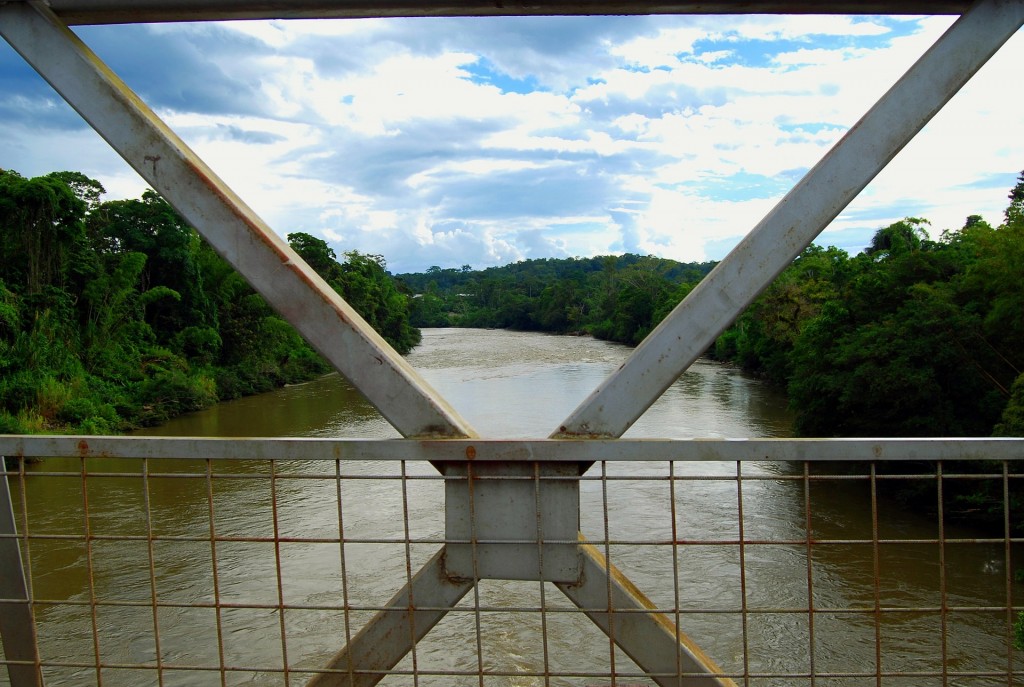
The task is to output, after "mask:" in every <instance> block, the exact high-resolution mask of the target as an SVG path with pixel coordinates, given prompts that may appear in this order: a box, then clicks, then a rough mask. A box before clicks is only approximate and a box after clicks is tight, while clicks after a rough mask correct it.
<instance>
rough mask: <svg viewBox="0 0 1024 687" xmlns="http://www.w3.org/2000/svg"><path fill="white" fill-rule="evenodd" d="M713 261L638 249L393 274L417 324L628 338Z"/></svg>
mask: <svg viewBox="0 0 1024 687" xmlns="http://www.w3.org/2000/svg"><path fill="white" fill-rule="evenodd" d="M714 266H715V263H713V262H703V263H681V262H676V261H675V260H667V259H664V258H656V257H653V256H641V255H632V254H626V255H619V256H615V255H605V256H598V257H593V258H544V259H538V260H524V261H522V262H517V263H514V264H511V265H506V266H504V267H489V268H487V269H484V270H474V269H472V268H471V267H470V266H469V265H464V266H463V267H461V268H459V269H455V268H448V269H441V268H440V267H431V268H430V269H428V270H427V271H426V272H423V273H415V274H399V275H396V278H397V279H398V280H399V281H400V282H401V283H402V284H403V285H404V286H405V287H406V288H407V289H408V291H409V293H410V294H412V295H413V302H412V308H411V312H410V317H411V321H412V323H413V324H414V325H415V326H418V327H497V328H508V329H520V330H528V331H543V332H554V333H563V334H564V333H587V334H593V335H594V336H597V337H599V338H603V339H609V340H612V341H620V342H623V343H629V344H636V343H638V342H639V341H641V340H642V339H643V337H644V336H646V335H647V332H649V331H650V330H651V329H652V328H653V327H654V325H655V324H657V323H658V322H659V321H661V319H662V318H663V317H664V316H665V314H667V313H668V312H669V311H670V310H671V309H672V308H673V307H675V305H676V303H678V302H679V300H680V299H682V297H683V296H685V295H686V294H687V293H689V291H690V289H691V288H693V285H694V284H696V283H697V282H699V281H700V280H701V279H703V278H704V275H706V274H707V273H708V272H710V271H711V269H712V268H713V267H714Z"/></svg>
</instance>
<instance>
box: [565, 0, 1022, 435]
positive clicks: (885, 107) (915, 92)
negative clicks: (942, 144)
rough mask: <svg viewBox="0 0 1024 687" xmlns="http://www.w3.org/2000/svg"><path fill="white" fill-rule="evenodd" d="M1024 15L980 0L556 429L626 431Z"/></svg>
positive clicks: (1012, 4) (1006, 2)
mask: <svg viewBox="0 0 1024 687" xmlns="http://www.w3.org/2000/svg"><path fill="white" fill-rule="evenodd" d="M1022 23H1024V0H979V2H977V3H976V4H975V5H974V6H973V8H972V9H971V10H970V11H969V12H968V13H967V14H965V15H964V16H962V17H961V18H960V19H959V20H957V22H956V23H954V24H953V26H951V27H950V28H949V30H948V31H947V32H946V33H945V34H944V35H943V36H942V37H941V38H939V40H938V41H936V43H935V45H933V46H932V47H931V48H930V49H929V50H928V51H927V52H926V53H925V54H924V55H923V56H922V57H921V58H920V59H919V60H918V61H917V62H916V63H915V64H914V66H913V67H911V68H910V69H909V70H908V71H907V73H906V74H905V75H904V76H903V77H902V78H901V79H900V80H899V81H898V82H897V83H896V84H895V85H894V86H893V87H892V88H891V89H890V90H889V91H888V92H887V93H886V94H885V95H884V96H882V98H881V99H880V100H879V101H878V103H876V104H875V106H874V107H872V108H871V109H870V110H869V111H868V112H867V114H865V115H864V116H863V117H862V118H861V120H860V121H859V122H858V123H857V124H855V125H854V126H853V128H852V129H850V131H849V132H847V134H846V135H845V136H844V137H843V138H842V139H841V140H840V141H839V142H838V143H837V144H836V145H835V147H833V148H832V150H830V151H829V152H828V153H827V154H826V155H825V157H824V158H822V160H821V161H820V162H819V163H818V164H817V165H815V166H814V168H812V169H811V170H810V171H809V172H808V173H807V175H806V176H804V178H803V179H802V180H801V181H800V183H798V184H797V185H796V186H795V187H794V188H793V190H791V191H790V192H789V193H788V194H786V197H785V198H783V199H782V200H781V201H780V202H779V203H778V205H776V206H775V208H773V209H772V210H771V211H770V212H769V213H768V215H767V216H766V217H765V218H764V219H763V220H761V222H760V223H759V224H758V225H757V226H755V227H754V228H753V230H751V232H750V233H749V234H748V235H747V236H746V237H745V238H744V239H743V240H742V241H740V243H739V245H737V246H736V248H735V249H733V251H732V252H731V253H729V255H727V256H726V257H725V259H723V260H722V262H720V263H719V264H718V265H717V266H716V267H715V269H714V270H712V271H711V273H710V274H708V276H706V277H705V278H704V279H703V280H702V281H701V282H700V283H699V284H698V285H697V286H696V287H695V288H694V289H693V291H691V292H690V294H689V295H688V296H687V297H686V298H685V299H684V300H683V301H682V302H681V303H680V304H679V305H678V306H676V308H675V309H674V310H673V311H672V312H671V313H670V314H669V316H668V317H666V318H665V319H664V320H663V321H662V322H661V324H660V325H658V326H657V327H656V328H655V329H654V331H652V332H651V333H650V335H648V337H647V338H646V339H644V341H643V342H642V343H641V344H640V345H639V346H638V347H637V348H636V349H635V350H634V351H633V353H632V355H630V357H629V359H628V360H627V361H626V362H625V364H623V366H622V367H620V368H619V369H618V370H616V371H615V372H614V373H613V374H612V375H611V376H610V377H609V378H608V379H607V380H605V381H604V382H603V383H602V384H601V385H599V386H598V388H597V389H596V390H595V391H594V392H593V393H592V394H591V395H590V396H589V397H587V398H586V399H585V400H584V401H583V403H581V404H580V406H579V407H578V408H576V410H574V411H573V413H572V414H571V415H570V416H569V417H568V418H567V419H566V420H565V422H563V423H562V424H561V425H560V426H559V427H558V429H556V430H555V431H554V432H553V433H552V436H580V437H593V436H607V437H617V436H621V435H622V434H623V433H624V432H625V431H626V430H627V429H629V427H630V426H631V425H632V424H633V423H634V422H636V421H637V420H638V419H639V418H640V416H641V415H643V413H644V412H645V411H646V410H647V408H649V407H650V406H651V404H653V403H654V402H655V401H656V400H657V399H658V398H659V397H660V396H661V395H662V393H664V391H665V390H666V389H667V388H668V387H669V386H670V385H671V384H672V383H673V382H675V380H676V379H678V377H679V375H681V374H682V373H683V371H685V370H686V368H688V367H689V366H690V365H691V364H692V363H693V361H694V360H696V359H697V358H698V357H699V356H700V355H702V354H703V353H704V351H706V350H707V349H708V347H709V346H711V345H712V344H713V343H714V341H715V339H716V338H717V337H718V335H719V334H721V333H722V332H723V331H724V330H725V329H726V328H727V327H728V326H729V325H730V324H732V322H733V321H734V320H735V319H736V318H737V317H738V316H739V315H740V313H742V312H743V310H744V309H745V308H746V307H747V306H748V305H750V303H751V302H753V300H754V299H755V298H757V296H758V295H759V294H760V293H761V292H762V291H763V290H764V289H765V288H767V287H768V285H769V284H770V283H771V282H772V280H773V279H775V277H777V276H778V275H779V273H781V272H782V271H783V270H784V269H785V268H786V267H787V266H788V265H789V264H790V263H791V262H792V261H793V259H794V258H796V256H797V255H799V254H800V252H801V251H802V250H803V249H804V248H806V247H807V246H809V245H810V244H811V242H812V241H813V240H814V239H815V238H816V237H817V236H818V234H820V233H821V231H822V230H823V229H824V228H825V227H826V226H827V225H828V223H829V222H831V221H832V220H833V219H835V217H836V216H837V215H838V214H839V213H840V212H841V211H842V210H843V208H845V207H846V206H847V205H848V204H849V203H850V201H852V200H853V199H854V198H856V197H857V194H859V193H860V192H861V190H863V189H864V187H865V186H867V185H868V183H869V182H870V181H871V180H872V179H873V178H874V177H875V176H876V175H877V174H878V173H879V172H880V171H881V170H882V169H884V168H885V166H886V165H887V164H888V163H889V161H890V160H891V159H892V158H893V157H895V156H896V154H897V153H898V152H899V151H900V150H902V148H903V147H904V146H905V145H906V144H907V143H908V142H910V140H911V139H912V138H913V137H914V136H915V135H916V134H917V132H918V131H920V130H921V129H922V128H923V127H924V125H925V124H926V123H928V121H929V120H930V119H931V118H932V117H933V116H934V115H935V114H936V113H937V112H938V111H939V110H940V109H942V106H943V105H945V104H946V102H948V101H949V99H950V98H952V97H953V96H954V95H955V94H956V92H957V91H958V90H960V88H961V87H962V86H963V85H964V84H965V83H967V81H968V80H969V79H970V78H971V76H973V75H974V74H975V72H977V71H978V70H979V69H980V68H981V67H982V65H984V64H985V62H987V61H988V59H989V58H990V57H991V56H992V55H994V54H995V53H996V51H997V50H999V48H1000V47H1001V46H1002V45H1003V43H1005V42H1006V41H1007V40H1008V39H1009V38H1010V36H1012V35H1013V34H1014V33H1016V32H1017V30H1018V29H1019V28H1020V26H1021V24H1022ZM1011 133H1012V132H1006V134H1007V135H1011Z"/></svg>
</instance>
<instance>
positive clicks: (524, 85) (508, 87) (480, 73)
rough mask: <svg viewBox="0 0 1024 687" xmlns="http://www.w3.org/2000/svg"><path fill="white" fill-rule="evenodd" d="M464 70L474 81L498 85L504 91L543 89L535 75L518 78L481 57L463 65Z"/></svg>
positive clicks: (531, 91)
mask: <svg viewBox="0 0 1024 687" xmlns="http://www.w3.org/2000/svg"><path fill="white" fill-rule="evenodd" d="M462 71H464V72H466V73H467V74H469V76H470V81H472V82H473V83H479V84H487V85H490V86H496V87H497V88H499V89H500V90H501V92H502V93H523V94H525V93H533V92H534V91H538V90H543V89H541V87H540V84H539V82H538V81H537V79H536V77H534V76H533V75H530V76H527V77H526V78H524V79H520V78H516V77H514V76H511V75H509V74H506V73H505V72H503V71H501V70H499V69H498V68H497V67H496V66H495V64H494V63H493V62H491V61H490V60H489V59H487V58H486V57H481V58H480V59H479V60H477V61H476V62H474V63H472V64H467V65H463V66H462Z"/></svg>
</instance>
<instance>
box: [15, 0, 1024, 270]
mask: <svg viewBox="0 0 1024 687" xmlns="http://www.w3.org/2000/svg"><path fill="white" fill-rule="evenodd" d="M951 21H952V20H951V19H950V18H948V17H938V18H920V17H901V18H847V17H820V16H813V15H806V16H805V15H801V16H795V17H780V16H751V17H686V18H672V17H638V18H593V17H589V18H530V19H519V20H497V19H494V20H483V21H480V22H475V23H470V22H469V20H446V19H436V20H424V21H414V20H393V21H392V20H354V21H349V20H345V21H308V22H306V21H299V22H240V23H230V24H223V25H217V26H216V27H214V28H210V27H203V26H198V25H184V26H181V25H165V26H160V27H155V28H151V29H148V30H149V31H150V32H151V33H150V34H147V36H149V40H151V41H152V42H157V43H159V42H160V41H164V42H166V43H160V44H161V45H164V44H166V45H178V44H185V45H186V46H187V47H188V48H189V50H188V51H184V52H183V53H182V54H187V55H188V56H190V59H192V58H195V59H198V60H201V59H208V60H211V61H212V62H211V70H210V71H209V73H201V70H199V71H198V72H197V73H191V72H186V73H177V72H175V73H174V74H173V76H174V78H175V79H178V81H175V82H174V83H162V84H159V85H160V86H161V87H162V90H160V89H156V90H155V91H154V98H155V100H156V102H154V103H153V104H154V106H155V107H156V108H157V109H158V110H159V112H160V113H161V115H162V116H164V117H165V118H166V119H167V121H168V122H169V123H170V125H171V126H172V127H173V128H174V129H175V130H176V131H178V132H179V133H180V135H181V136H182V138H183V139H184V140H186V141H187V142H188V144H189V145H190V146H192V147H193V148H194V149H195V150H196V151H197V152H198V153H199V154H200V155H201V156H202V157H203V158H204V159H206V160H207V162H208V163H209V164H210V166H211V167H212V168H213V169H214V171H215V172H216V173H218V174H219V175H220V176H221V177H222V178H224V179H225V180H226V181H227V182H228V184H229V185H231V186H232V187H233V188H234V189H235V190H236V191H238V193H239V195H240V196H241V197H242V198H243V199H245V200H246V201H247V202H248V203H249V204H250V205H251V206H252V207H253V208H254V209H255V210H256V212H257V213H258V214H260V215H261V216H262V217H264V219H266V220H267V221H268V223H270V224H271V226H273V227H275V228H276V229H277V230H278V231H279V232H281V233H282V234H286V233H289V232H292V231H307V232H309V233H314V234H317V235H320V236H324V237H326V238H327V239H328V240H330V241H331V242H332V244H333V245H334V247H335V249H336V250H337V251H338V252H339V253H341V252H343V251H345V250H349V249H353V248H354V249H358V250H362V251H365V252H372V253H380V254H383V255H384V256H385V257H386V258H387V260H388V263H389V266H390V267H391V268H392V269H394V270H396V271H409V270H422V269H425V268H426V267H427V266H429V265H431V264H438V265H442V266H452V265H455V266H458V265H462V264H465V263H469V264H472V265H474V266H475V267H485V266H487V265H491V264H500V263H504V262H508V261H513V260H517V259H522V258H525V257H544V255H545V252H546V253H547V254H549V255H593V254H598V253H608V252H612V251H622V250H635V251H644V252H651V253H654V254H658V255H664V256H666V257H674V258H677V259H681V260H692V259H704V258H706V257H721V254H722V253H723V252H724V250H725V248H724V247H725V246H727V245H729V244H730V243H732V242H735V240H737V238H738V237H739V236H740V235H742V234H743V233H745V232H746V231H748V230H749V229H750V228H751V227H752V226H754V225H755V224H756V223H757V222H758V221H759V220H760V219H761V217H762V216H763V215H764V214H765V213H766V212H767V211H768V210H769V209H770V207H771V205H772V204H773V203H774V202H776V201H777V200H778V199H779V198H780V197H781V196H782V195H783V194H784V193H785V192H786V190H788V188H789V187H790V186H791V185H792V184H793V183H795V181H797V179H798V177H799V174H800V173H801V172H802V171H803V170H805V169H807V168H809V167H811V166H812V165H813V164H814V163H815V162H817V160H818V159H819V158H820V157H821V156H822V155H823V154H824V153H825V152H826V151H827V150H828V148H829V147H830V146H832V145H833V144H834V143H835V142H836V141H837V140H838V139H839V138H840V137H841V136H842V134H843V133H844V132H845V130H846V129H847V128H848V127H850V126H852V125H853V124H854V123H855V122H856V121H857V119H858V118H859V117H860V116H861V115H862V114H863V113H864V111H865V110H866V109H867V108H868V106H869V105H870V104H871V103H872V102H874V100H875V99H877V98H878V97H879V96H880V95H881V94H882V93H883V92H884V91H885V90H886V89H887V88H888V87H889V86H890V85H891V84H892V83H894V82H895V81H896V79H897V78H898V77H899V76H900V75H901V74H902V73H903V72H904V71H905V69H906V68H907V67H908V66H909V65H910V64H912V63H913V61H914V60H915V59H917V57H918V56H920V54H921V53H923V52H924V50H925V49H926V48H927V47H928V46H929V45H930V44H931V42H933V41H934V40H935V38H936V37H937V36H938V35H939V34H940V33H941V32H942V31H943V30H945V28H946V27H947V26H948V25H949V24H950V22H951ZM467 27H470V28H467ZM475 27H480V28H479V29H477V28H475ZM427 28H429V31H428V30H425V29H427ZM118 35H119V34H118V33H117V28H116V27H111V28H109V29H106V30H103V31H101V30H98V29H97V30H95V31H91V32H89V37H91V38H93V39H94V40H103V41H108V42H109V44H110V45H113V46H116V45H118V44H117V43H116V37H117V36H118ZM513 39H514V40H513ZM513 44H514V45H515V49H511V48H509V47H508V46H510V45H513ZM213 48H216V50H214V49H213ZM108 51H109V52H110V54H111V59H112V60H113V62H112V67H113V68H114V69H115V71H127V72H129V73H133V72H134V71H138V72H141V73H144V72H145V64H144V63H145V61H146V60H151V59H154V57H153V56H154V55H158V54H160V53H161V51H160V50H156V49H154V50H152V51H150V52H147V54H144V55H134V54H133V55H128V56H125V55H121V54H120V53H119V52H118V51H117V50H116V49H112V48H111V49H109V50H108ZM207 53H210V55H212V56H207ZM197 56H198V57H197ZM5 59H6V58H5V57H4V54H3V53H0V70H2V69H3V65H4V64H7V63H10V62H11V60H10V59H8V60H7V62H4V60H5ZM118 60H120V61H118ZM132 60H135V61H137V62H140V63H142V64H136V63H135V62H133V61H132ZM200 63H201V62H200ZM1022 63H1024V39H1022V37H1021V36H1019V35H1018V36H1016V37H1015V38H1014V39H1012V40H1011V41H1010V43H1009V44H1008V46H1007V47H1006V48H1005V49H1004V50H1003V52H1002V53H1000V54H999V55H997V57H996V58H994V59H993V61H992V63H991V64H990V65H988V66H987V67H986V68H985V69H984V70H983V71H982V73H981V74H979V75H978V77H977V78H976V79H975V81H974V82H973V83H971V84H970V85H969V86H968V87H967V88H965V89H964V92H963V93H962V94H960V95H959V96H957V98H955V99H954V101H953V102H952V103H951V104H950V105H949V107H948V108H947V110H946V111H944V112H943V113H941V114H940V115H939V116H938V117H936V119H935V121H934V122H933V123H932V124H931V125H929V126H928V127H927V128H926V129H925V131H924V132H923V133H922V134H921V137H920V139H919V140H918V141H915V142H914V143H912V144H911V145H910V146H908V147H907V149H906V150H905V151H903V152H902V153H901V154H900V155H898V156H897V157H896V159H895V160H894V161H893V162H892V164H891V165H890V167H889V169H887V170H886V171H884V172H883V173H882V174H881V175H879V177H878V179H877V180H875V181H874V182H873V183H872V184H871V185H870V186H869V187H868V189H867V190H866V192H865V194H864V196H863V197H862V198H861V199H859V200H858V201H857V202H855V203H854V204H853V205H852V206H851V207H850V209H849V210H848V211H847V212H845V213H844V214H843V215H841V216H840V217H839V218H838V219H837V220H836V221H835V222H834V223H833V224H832V226H831V227H829V229H828V232H827V233H826V235H825V240H830V238H835V239H837V240H840V239H841V240H842V241H844V242H848V243H850V244H851V245H853V244H854V243H855V242H856V241H857V240H859V239H858V238H857V237H861V238H862V239H863V240H864V241H866V240H867V238H869V237H870V233H871V232H872V231H873V230H874V229H877V228H878V227H879V226H884V224H885V223H887V222H888V221H893V220H895V219H899V218H901V217H903V216H906V215H922V216H925V217H929V218H930V219H932V221H933V227H934V228H935V230H936V232H938V231H941V229H944V228H948V227H951V226H959V224H960V223H962V221H963V218H964V217H966V215H968V214H973V213H978V212H980V213H982V214H983V215H985V216H986V219H989V221H991V222H993V223H998V221H999V220H1000V217H1001V212H1002V209H1003V207H1004V206H1005V196H1006V192H1007V190H1008V188H1009V186H1010V185H1012V178H1013V177H1015V176H1016V173H1017V172H1019V171H1020V169H1021V168H1022V167H1024V142H1022V141H1021V139H1020V137H1019V136H1016V135H1015V132H1017V131H1020V129H1021V114H1020V108H1019V107H1017V106H1016V104H1015V103H1014V102H1012V98H1011V97H1009V95H1008V93H1009V91H1008V88H1009V85H1011V84H1015V83H1016V82H1017V80H1018V79H1017V72H1018V70H1019V67H1018V65H1020V64H1022ZM188 64H190V65H191V64H195V62H194V61H193V62H189V63H188ZM164 68H165V69H170V68H171V67H167V66H166V65H164ZM211 74H214V75H215V76H216V78H217V81H216V83H215V84H213V85H211V81H210V79H211ZM3 75H4V72H3V71H0V78H3ZM12 78H13V77H12ZM140 83H144V84H145V81H144V80H143V81H142V82H140ZM150 85H153V86H154V88H155V86H156V85H155V84H150ZM225 88H227V89H229V90H230V89H231V88H237V89H242V88H244V89H246V93H247V96H246V98H240V97H236V96H235V95H233V93H232V92H228V91H225V90H224V89H225ZM192 93H200V94H202V96H203V97H204V98H205V101H204V105H203V106H201V107H200V106H196V107H190V106H189V105H188V103H189V102H190V100H189V96H190V94H192ZM17 98H21V100H20V101H19V100H17ZM49 98H50V100H49V101H48V100H46V99H42V98H39V97H29V96H28V95H21V96H15V97H14V98H11V97H8V98H6V99H3V98H0V107H3V108H6V109H3V110H0V113H2V114H3V115H4V116H3V118H2V121H0V151H2V152H0V167H7V168H13V169H16V170H18V171H21V172H22V173H26V174H29V175H35V174H43V173H46V172H48V171H52V170H56V169H78V170H80V171H83V172H85V173H86V174H88V175H90V176H94V177H96V178H98V179H100V180H101V181H102V182H103V183H104V184H105V185H106V186H107V188H108V191H109V192H110V193H109V197H126V196H137V195H139V194H140V193H141V191H142V189H143V188H144V185H143V183H142V182H141V181H140V180H139V179H138V177H137V176H136V175H135V174H134V173H133V172H131V171H130V170H129V169H128V168H127V167H126V166H125V165H124V164H123V163H122V162H120V161H119V160H118V158H117V157H116V155H115V154H113V153H111V152H110V151H109V149H107V148H106V147H105V144H103V143H102V141H101V140H100V139H99V137H98V136H96V135H95V134H93V133H91V132H89V131H88V130H86V129H84V128H73V129H68V128H67V124H66V122H65V123H62V124H60V125H57V124H46V122H47V121H50V120H54V121H56V120H58V119H61V118H62V117H63V118H64V119H65V120H68V117H66V116H65V115H64V114H61V113H62V112H63V110H61V108H63V106H59V107H56V110H55V111H54V109H53V108H54V107H55V106H54V105H53V104H52V96H49ZM40 113H42V115H40ZM993 175H995V179H994V180H993ZM1000 175H1002V176H1000ZM1006 177H1009V178H1010V179H1011V182H1010V183H1009V184H1008V185H1007V187H1006V188H1005V189H1003V188H998V187H997V186H996V184H999V183H1002V182H1001V180H1002V179H1004V178H1006Z"/></svg>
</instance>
